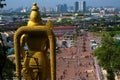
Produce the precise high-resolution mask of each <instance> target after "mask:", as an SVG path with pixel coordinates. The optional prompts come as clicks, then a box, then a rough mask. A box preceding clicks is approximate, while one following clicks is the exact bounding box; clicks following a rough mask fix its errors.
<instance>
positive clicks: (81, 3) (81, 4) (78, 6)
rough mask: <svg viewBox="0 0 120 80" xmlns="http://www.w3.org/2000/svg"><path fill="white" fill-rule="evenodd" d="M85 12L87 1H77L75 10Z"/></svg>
mask: <svg viewBox="0 0 120 80" xmlns="http://www.w3.org/2000/svg"><path fill="white" fill-rule="evenodd" d="M79 11H81V12H85V11H86V2H85V1H79V2H77V1H76V2H75V12H79Z"/></svg>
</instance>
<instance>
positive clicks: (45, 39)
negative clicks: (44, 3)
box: [14, 3, 56, 80]
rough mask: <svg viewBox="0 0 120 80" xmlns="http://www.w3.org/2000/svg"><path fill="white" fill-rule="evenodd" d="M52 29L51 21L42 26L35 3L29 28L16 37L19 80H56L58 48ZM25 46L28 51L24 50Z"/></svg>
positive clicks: (22, 28) (21, 29) (19, 31)
mask: <svg viewBox="0 0 120 80" xmlns="http://www.w3.org/2000/svg"><path fill="white" fill-rule="evenodd" d="M52 28H53V24H52V22H51V21H50V20H48V22H47V23H46V25H42V20H41V17H40V14H39V11H38V7H37V4H36V3H34V5H33V7H32V12H31V14H30V20H29V21H28V24H27V26H22V27H20V28H19V29H18V30H17V31H16V32H15V35H14V49H15V60H16V75H17V79H18V80H21V78H22V77H23V78H24V79H25V80H56V55H55V47H56V46H55V36H54V33H53V31H52ZM24 46H27V48H28V51H25V50H24ZM48 48H49V49H50V53H48ZM22 61H23V62H22Z"/></svg>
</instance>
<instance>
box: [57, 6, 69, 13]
mask: <svg viewBox="0 0 120 80" xmlns="http://www.w3.org/2000/svg"><path fill="white" fill-rule="evenodd" d="M56 9H57V12H63V13H64V12H67V9H68V8H67V4H58V5H57V7H56Z"/></svg>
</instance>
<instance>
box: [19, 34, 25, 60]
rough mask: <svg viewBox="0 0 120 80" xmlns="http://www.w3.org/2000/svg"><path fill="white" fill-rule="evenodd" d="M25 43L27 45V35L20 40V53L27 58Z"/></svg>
mask: <svg viewBox="0 0 120 80" xmlns="http://www.w3.org/2000/svg"><path fill="white" fill-rule="evenodd" d="M25 43H26V35H25V34H23V35H22V36H21V38H20V51H21V52H20V53H21V56H22V57H23V58H24V57H25V50H24V46H25Z"/></svg>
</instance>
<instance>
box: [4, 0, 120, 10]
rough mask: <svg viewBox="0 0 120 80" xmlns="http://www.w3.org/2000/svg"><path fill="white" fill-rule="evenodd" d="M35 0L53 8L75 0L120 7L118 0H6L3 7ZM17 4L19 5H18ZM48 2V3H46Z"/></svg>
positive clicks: (89, 3)
mask: <svg viewBox="0 0 120 80" xmlns="http://www.w3.org/2000/svg"><path fill="white" fill-rule="evenodd" d="M35 1H36V3H37V4H38V6H39V7H42V6H44V7H51V8H55V7H56V5H58V4H67V5H68V6H74V3H75V2H76V1H86V5H87V6H92V7H104V6H112V7H117V8H120V5H119V3H120V0H115V1H114V0H52V1H50V0H39V1H38V0H26V1H25V0H20V1H16V0H15V1H14V0H6V1H5V2H3V3H6V4H7V6H6V7H5V8H4V9H10V8H13V9H16V8H18V7H31V6H32V4H33V3H34V2H35ZM18 4H19V5H18ZM48 4H49V5H48Z"/></svg>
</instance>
